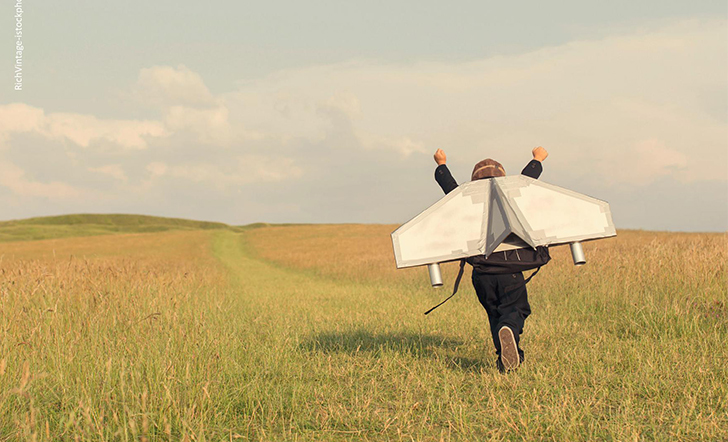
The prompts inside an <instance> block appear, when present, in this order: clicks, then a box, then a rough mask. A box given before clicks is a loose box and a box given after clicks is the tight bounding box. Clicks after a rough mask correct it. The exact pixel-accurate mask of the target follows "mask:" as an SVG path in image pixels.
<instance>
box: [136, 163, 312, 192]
mask: <svg viewBox="0 0 728 442" xmlns="http://www.w3.org/2000/svg"><path fill="white" fill-rule="evenodd" d="M146 169H147V171H148V172H149V173H150V175H151V177H152V178H161V177H173V178H182V179H185V180H189V181H192V182H196V183H207V184H211V185H212V186H214V187H215V188H217V189H226V188H228V187H232V186H241V185H244V184H249V183H259V182H275V181H284V180H289V179H295V178H299V177H301V175H302V174H303V169H302V168H301V167H300V166H298V165H297V164H296V163H295V161H294V160H293V159H291V158H286V157H269V156H262V155H241V156H238V157H235V158H231V159H230V162H229V163H228V164H223V165H220V164H211V163H196V164H190V163H182V164H166V163H162V162H153V163H149V164H148V165H147V167H146Z"/></svg>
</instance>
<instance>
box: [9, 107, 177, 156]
mask: <svg viewBox="0 0 728 442" xmlns="http://www.w3.org/2000/svg"><path fill="white" fill-rule="evenodd" d="M15 133H36V134H39V135H42V136H44V137H47V138H49V139H53V140H58V141H65V140H68V141H70V142H72V143H74V144H76V145H78V146H81V147H89V145H90V144H91V143H93V142H98V141H108V142H111V143H114V144H116V145H118V146H120V147H122V148H125V149H145V148H147V146H148V141H149V139H151V138H155V137H165V136H167V135H168V132H167V130H166V129H165V128H164V126H163V125H162V123H160V122H158V121H149V120H141V121H140V120H103V119H99V118H96V117H95V116H93V115H83V114H73V113H62V112H58V113H50V114H46V113H45V112H44V111H43V109H40V108H36V107H33V106H29V105H27V104H23V103H12V104H7V105H0V142H2V143H7V141H8V140H9V138H10V136H11V135H12V134H15Z"/></svg>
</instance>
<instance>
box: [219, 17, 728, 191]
mask: <svg viewBox="0 0 728 442" xmlns="http://www.w3.org/2000/svg"><path fill="white" fill-rule="evenodd" d="M726 23H727V22H726V20H690V21H683V22H676V23H672V24H665V25H662V26H661V27H656V28H652V29H641V30H639V31H636V32H633V33H630V34H625V35H619V36H612V37H607V38H604V39H601V40H593V41H576V42H572V43H569V44H566V45H562V46H558V47H551V48H544V49H541V50H537V51H534V52H530V53H526V54H521V55H515V56H496V57H491V58H487V59H483V60H476V61H470V62H464V63H419V64H414V65H392V64H380V63H374V62H349V63H342V64H337V65H330V66H315V67H309V68H303V69H292V70H286V71H282V72H278V73H276V74H275V75H271V76H269V77H267V78H264V79H261V80H258V81H245V82H241V83H239V84H238V90H237V91H236V92H234V93H231V94H228V95H226V103H227V106H228V108H229V109H230V118H231V120H232V121H235V122H237V121H241V122H245V123H246V124H247V126H248V127H249V128H251V130H258V131H261V132H264V133H267V134H280V137H281V138H282V139H284V140H296V139H298V138H303V139H307V140H311V141H314V142H321V141H322V140H324V139H325V138H326V137H327V136H328V137H330V136H333V135H336V136H341V134H342V131H348V132H349V133H350V134H352V135H353V136H354V137H355V138H356V139H357V140H358V144H359V145H360V146H362V147H364V148H373V147H374V146H379V148H381V149H385V150H389V151H391V152H393V153H399V154H403V155H406V154H408V153H409V154H412V153H425V152H426V153H428V154H429V153H430V152H434V150H435V149H437V148H443V149H445V151H446V152H448V153H449V155H448V156H449V158H450V159H451V160H453V161H468V162H473V163H474V162H476V161H478V160H480V159H482V158H484V157H487V156H490V157H494V158H497V159H499V160H500V161H501V162H503V163H507V164H508V165H510V169H511V170H512V169H513V168H514V167H516V166H518V167H520V165H522V164H523V163H524V161H526V160H528V158H529V156H530V150H531V148H533V147H534V146H537V145H544V146H545V147H547V148H548V149H549V150H550V151H551V153H552V155H551V157H550V159H549V162H550V166H549V167H552V166H556V165H558V166H557V167H558V169H559V170H560V171H561V172H562V173H563V175H562V178H564V179H566V180H568V179H569V177H572V178H573V177H575V176H578V175H580V174H583V172H584V170H585V169H593V168H595V167H594V165H595V164H596V163H599V164H600V165H602V166H605V167H596V169H598V170H599V171H598V173H597V174H595V175H594V179H599V180H604V179H610V174H609V173H607V172H604V171H606V170H613V169H615V168H618V167H620V165H622V164H624V163H625V162H630V163H632V164H635V168H636V169H637V170H641V171H643V172H642V173H641V174H640V175H639V176H637V175H635V176H634V177H633V178H631V179H629V180H630V181H631V182H633V183H645V182H650V181H652V180H654V179H656V178H657V177H659V176H664V175H665V174H667V175H668V176H670V177H673V178H676V179H679V180H682V181H686V182H687V181H695V180H705V179H718V180H726V179H727V178H728V176H727V174H728V171H727V170H726V163H727V162H728V152H727V151H728V149H726V138H727V137H728V127H727V125H726V109H725V107H726V106H725V95H726V81H725V78H726V76H727V75H728V72H727V70H726V66H727V65H728V60H727V58H726V53H727V52H728V48H727V47H726V46H727V44H726V40H725V32H726V27H727V24H726ZM721 100H722V101H721ZM716 103H717V104H716ZM332 125H334V126H335V127H334V129H338V131H337V130H333V131H332V129H331V126H332ZM385 140H389V141H385ZM393 140H399V141H393ZM404 140H409V142H407V141H404ZM645 140H654V144H653V146H655V147H654V148H653V149H651V151H650V153H649V154H645V152H646V150H645V148H642V149H641V150H640V149H637V150H635V146H640V145H641V143H643V142H645ZM661 146H665V147H664V148H665V149H668V150H666V151H664V152H659V151H658V150H659V149H661V148H662V147H661ZM651 155H661V157H663V158H668V157H669V158H673V159H675V158H681V159H683V158H684V160H685V161H684V164H683V165H681V166H680V167H673V166H675V164H672V165H670V167H667V165H665V167H661V168H658V169H655V167H654V166H655V164H656V163H657V164H660V161H661V160H659V159H657V158H652V156H651ZM671 161H672V160H671ZM674 161H677V160H674ZM554 163H555V164H554ZM507 167H508V166H507ZM552 170H553V169H552Z"/></svg>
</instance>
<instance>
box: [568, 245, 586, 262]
mask: <svg viewBox="0 0 728 442" xmlns="http://www.w3.org/2000/svg"><path fill="white" fill-rule="evenodd" d="M569 247H571V257H572V258H573V259H574V265H575V266H580V265H584V264H586V256H584V249H582V248H581V243H580V242H578V241H577V242H572V243H569Z"/></svg>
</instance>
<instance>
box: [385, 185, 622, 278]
mask: <svg viewBox="0 0 728 442" xmlns="http://www.w3.org/2000/svg"><path fill="white" fill-rule="evenodd" d="M616 234H617V232H616V229H615V228H614V223H613V222H612V213H611V212H610V210H609V204H608V203H607V202H605V201H601V200H598V199H596V198H592V197H590V196H586V195H582V194H580V193H577V192H573V191H571V190H568V189H564V188H562V187H558V186H554V185H553V184H548V183H545V182H543V181H538V180H535V179H533V178H529V177H527V176H524V175H518V176H516V175H514V176H507V177H499V178H489V179H483V180H477V181H470V182H467V183H465V184H462V185H460V186H459V187H458V188H456V189H455V190H453V191H452V192H450V193H448V194H447V195H445V196H444V197H443V198H442V199H441V200H439V201H437V202H436V203H435V204H433V205H432V206H430V207H429V208H427V209H426V210H425V211H423V212H422V213H420V214H419V215H417V216H415V217H414V218H412V219H411V220H410V221H408V222H406V223H405V224H403V225H401V226H400V227H399V228H397V230H395V231H394V232H392V245H393V246H394V256H395V260H396V262H397V268H398V269H401V268H405V267H415V266H421V265H427V266H428V269H429V272H430V281H431V282H432V285H433V287H439V286H442V276H441V273H440V266H439V264H440V263H442V262H447V261H455V260H460V259H463V258H468V257H471V256H477V255H485V256H486V257H488V256H489V255H490V254H491V253H493V252H499V251H503V250H509V249H519V248H526V247H532V248H534V249H535V248H536V247H538V246H553V245H558V244H569V245H570V246H571V253H572V257H573V259H574V264H575V265H581V264H584V263H585V262H586V259H585V257H584V252H583V249H582V247H581V242H582V241H586V240H593V239H598V238H606V237H610V236H616Z"/></svg>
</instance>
